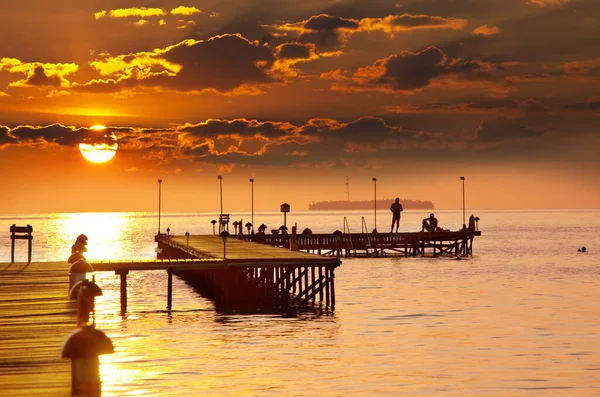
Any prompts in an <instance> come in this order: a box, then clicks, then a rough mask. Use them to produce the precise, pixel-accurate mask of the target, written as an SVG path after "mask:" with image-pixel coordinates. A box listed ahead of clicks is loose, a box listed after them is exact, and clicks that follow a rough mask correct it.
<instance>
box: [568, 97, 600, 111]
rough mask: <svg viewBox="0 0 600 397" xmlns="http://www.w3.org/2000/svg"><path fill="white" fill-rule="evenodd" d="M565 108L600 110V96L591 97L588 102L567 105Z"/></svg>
mask: <svg viewBox="0 0 600 397" xmlns="http://www.w3.org/2000/svg"><path fill="white" fill-rule="evenodd" d="M563 109H565V110H574V111H592V112H600V98H591V99H590V100H589V101H587V102H581V103H573V104H570V105H565V106H564V107H563Z"/></svg>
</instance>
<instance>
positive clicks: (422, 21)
mask: <svg viewBox="0 0 600 397" xmlns="http://www.w3.org/2000/svg"><path fill="white" fill-rule="evenodd" d="M466 24H467V21H466V20H464V19H456V18H443V17H438V16H430V15H412V14H406V13H404V14H401V15H393V14H389V15H387V16H385V17H363V18H360V19H353V18H342V17H339V16H333V15H328V14H320V15H314V16H311V17H310V18H309V19H307V20H304V21H300V22H295V23H285V24H281V25H267V26H268V27H270V28H272V29H274V30H276V31H278V32H281V33H282V34H285V35H288V34H292V35H296V37H297V40H298V41H300V42H303V43H313V44H316V45H317V46H318V47H319V49H322V50H323V49H325V50H326V49H331V48H334V49H337V48H340V47H344V46H345V45H346V44H347V43H348V40H349V39H350V37H351V36H352V35H353V34H355V33H358V32H377V31H381V32H385V33H387V34H389V35H392V36H393V35H394V34H397V33H401V32H407V31H413V30H418V29H455V30H460V29H463V28H464V27H465V25H466Z"/></svg>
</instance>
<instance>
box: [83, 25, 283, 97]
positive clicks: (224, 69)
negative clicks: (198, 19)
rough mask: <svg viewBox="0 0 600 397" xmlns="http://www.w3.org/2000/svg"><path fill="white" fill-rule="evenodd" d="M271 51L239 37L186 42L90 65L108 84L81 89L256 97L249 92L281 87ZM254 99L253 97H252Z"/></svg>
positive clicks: (102, 82) (96, 82)
mask: <svg viewBox="0 0 600 397" xmlns="http://www.w3.org/2000/svg"><path fill="white" fill-rule="evenodd" d="M274 61H275V58H274V55H273V53H272V49H271V48H269V47H265V46H263V45H261V44H259V43H258V42H251V41H249V40H247V39H245V38H244V37H242V36H241V35H223V36H215V37H213V38H211V39H209V40H206V41H195V40H186V41H183V42H180V43H178V44H176V45H174V46H170V47H167V48H165V49H162V50H155V51H154V52H150V53H148V52H141V53H135V54H129V55H122V56H118V57H110V58H107V59H102V60H99V61H97V62H92V66H93V67H95V68H96V69H97V70H98V71H99V72H100V73H102V74H104V75H105V76H106V77H107V78H106V79H99V80H93V81H90V82H89V83H87V84H85V85H80V86H78V87H77V89H78V90H82V91H93V92H111V91H112V92H114V91H120V90H123V89H127V88H135V87H161V88H164V89H172V90H177V91H202V90H214V91H217V92H220V93H232V92H233V91H235V90H242V93H252V92H253V91H252V89H251V88H247V89H246V90H244V87H249V86H256V85H261V84H266V83H271V82H275V81H277V76H274V75H273V74H271V73H270V69H269V68H270V67H271V66H272V64H273V62H274ZM254 93H255V91H254Z"/></svg>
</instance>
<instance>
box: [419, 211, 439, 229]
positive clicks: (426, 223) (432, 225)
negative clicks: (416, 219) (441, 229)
mask: <svg viewBox="0 0 600 397" xmlns="http://www.w3.org/2000/svg"><path fill="white" fill-rule="evenodd" d="M437 227H438V220H437V218H436V217H435V215H434V214H429V218H425V219H423V228H422V229H421V231H425V230H427V231H428V232H430V233H431V232H435V230H436V229H437Z"/></svg>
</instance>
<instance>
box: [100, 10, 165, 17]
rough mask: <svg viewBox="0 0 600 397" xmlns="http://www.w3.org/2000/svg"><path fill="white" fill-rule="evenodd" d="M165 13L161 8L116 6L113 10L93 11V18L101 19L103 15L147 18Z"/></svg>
mask: <svg viewBox="0 0 600 397" xmlns="http://www.w3.org/2000/svg"><path fill="white" fill-rule="evenodd" d="M166 14H167V13H166V12H165V10H163V9H162V8H146V7H139V8H136V7H132V8H118V9H115V10H109V11H106V10H102V11H99V12H96V13H94V18H96V19H101V18H105V17H112V18H149V17H160V16H164V15H166Z"/></svg>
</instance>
